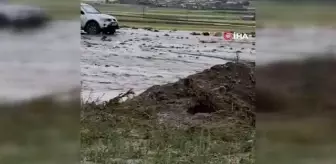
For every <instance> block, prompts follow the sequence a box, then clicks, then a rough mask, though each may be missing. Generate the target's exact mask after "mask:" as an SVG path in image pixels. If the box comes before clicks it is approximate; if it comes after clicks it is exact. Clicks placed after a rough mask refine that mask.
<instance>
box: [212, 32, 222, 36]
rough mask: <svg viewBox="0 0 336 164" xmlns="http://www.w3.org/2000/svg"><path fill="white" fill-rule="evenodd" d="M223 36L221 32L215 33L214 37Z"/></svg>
mask: <svg viewBox="0 0 336 164" xmlns="http://www.w3.org/2000/svg"><path fill="white" fill-rule="evenodd" d="M222 35H223V34H222V32H216V33H215V34H214V36H222Z"/></svg>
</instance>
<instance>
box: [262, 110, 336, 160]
mask: <svg viewBox="0 0 336 164" xmlns="http://www.w3.org/2000/svg"><path fill="white" fill-rule="evenodd" d="M272 115H273V117H272ZM275 115H276V114H275ZM264 117H271V119H269V118H268V119H265V118H264ZM334 125H335V121H334V120H332V118H327V117H324V116H321V117H319V116H316V117H308V118H293V117H292V118H286V117H274V114H271V116H270V115H266V116H263V117H258V121H257V152H256V153H257V155H256V156H257V159H256V160H257V161H258V163H260V164H269V163H272V164H284V163H286V164H320V163H323V164H334V163H336V140H335V138H336V133H335V131H334V130H333V129H334Z"/></svg>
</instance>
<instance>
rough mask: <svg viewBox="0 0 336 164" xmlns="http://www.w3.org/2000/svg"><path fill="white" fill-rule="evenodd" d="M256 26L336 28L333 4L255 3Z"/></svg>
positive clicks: (335, 12)
mask: <svg viewBox="0 0 336 164" xmlns="http://www.w3.org/2000/svg"><path fill="white" fill-rule="evenodd" d="M256 5H257V21H258V23H257V26H258V27H265V26H280V27H281V26H283V27H295V26H299V27H307V26H310V25H315V26H332V27H335V26H336V21H334V19H335V15H336V10H335V7H334V6H335V3H334V4H324V3H322V2H321V3H281V2H260V1H258V2H256Z"/></svg>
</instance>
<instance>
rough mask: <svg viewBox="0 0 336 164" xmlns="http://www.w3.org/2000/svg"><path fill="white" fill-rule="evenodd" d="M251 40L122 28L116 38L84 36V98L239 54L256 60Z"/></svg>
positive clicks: (141, 86)
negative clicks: (229, 40)
mask: <svg viewBox="0 0 336 164" xmlns="http://www.w3.org/2000/svg"><path fill="white" fill-rule="evenodd" d="M253 41H254V40H253V38H252V39H251V40H250V41H245V42H241V43H237V42H230V43H229V42H228V41H224V39H223V38H222V37H216V36H193V35H190V32H182V31H176V32H170V31H160V32H153V31H147V30H143V29H121V30H119V31H118V33H117V34H116V35H115V36H108V37H102V36H87V35H82V41H81V48H82V52H83V54H82V58H81V69H82V93H83V97H84V99H89V98H90V99H91V100H96V99H100V100H107V99H110V98H113V97H115V96H117V95H118V94H119V93H121V92H125V91H127V90H129V89H131V88H132V89H134V91H135V92H136V93H140V92H142V91H144V90H145V89H147V88H149V87H151V86H152V85H157V84H159V85H160V84H165V83H169V82H175V81H177V80H178V79H180V78H184V77H186V76H188V75H190V74H194V73H196V72H199V71H203V70H204V69H207V68H210V67H211V66H213V65H216V64H224V63H226V62H227V61H228V60H232V59H235V58H236V54H237V53H239V56H240V60H255V57H256V56H255V44H253Z"/></svg>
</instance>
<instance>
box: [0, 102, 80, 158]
mask: <svg viewBox="0 0 336 164" xmlns="http://www.w3.org/2000/svg"><path fill="white" fill-rule="evenodd" d="M0 109H1V110H0V131H1V135H0V163H4V164H55V163H62V164H73V163H77V161H78V155H79V154H78V152H79V148H80V142H79V136H78V134H79V132H78V131H79V116H78V115H79V111H80V102H79V101H70V102H55V101H54V100H53V98H52V97H49V96H47V97H43V98H38V99H34V100H31V101H27V102H22V103H15V104H0Z"/></svg>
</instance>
